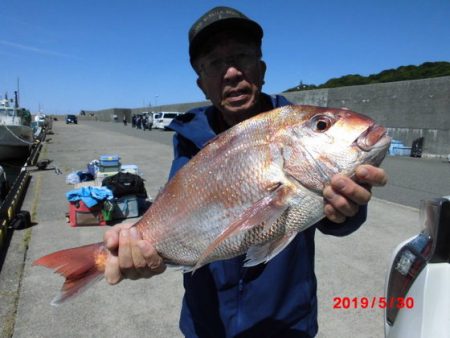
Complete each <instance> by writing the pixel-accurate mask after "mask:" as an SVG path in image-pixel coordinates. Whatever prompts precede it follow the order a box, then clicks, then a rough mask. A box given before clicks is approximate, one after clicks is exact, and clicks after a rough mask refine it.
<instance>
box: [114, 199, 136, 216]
mask: <svg viewBox="0 0 450 338" xmlns="http://www.w3.org/2000/svg"><path fill="white" fill-rule="evenodd" d="M113 204H114V208H113V210H112V219H124V218H131V217H138V216H139V199H138V197H137V196H136V195H126V196H122V197H120V198H117V199H115V201H114V203H113Z"/></svg>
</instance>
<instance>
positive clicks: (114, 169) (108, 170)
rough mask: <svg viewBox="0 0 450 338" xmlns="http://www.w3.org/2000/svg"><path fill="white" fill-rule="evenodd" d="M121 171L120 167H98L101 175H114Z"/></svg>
mask: <svg viewBox="0 0 450 338" xmlns="http://www.w3.org/2000/svg"><path fill="white" fill-rule="evenodd" d="M119 170H120V165H114V166H104V165H101V164H100V165H99V167H98V172H101V173H114V174H117V173H118V172H119ZM98 172H97V173H98Z"/></svg>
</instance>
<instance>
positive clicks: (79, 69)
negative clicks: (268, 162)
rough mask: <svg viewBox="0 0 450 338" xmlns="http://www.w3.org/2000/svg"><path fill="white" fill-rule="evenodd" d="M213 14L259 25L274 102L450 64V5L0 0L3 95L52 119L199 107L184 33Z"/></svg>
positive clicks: (410, 0)
mask: <svg viewBox="0 0 450 338" xmlns="http://www.w3.org/2000/svg"><path fill="white" fill-rule="evenodd" d="M215 6H230V7H234V8H236V9H238V10H240V11H241V12H243V13H245V14H246V15H247V16H248V17H250V18H251V19H253V20H255V21H257V22H258V23H259V24H260V25H261V26H262V27H263V29H264V38H263V59H264V61H265V62H266V63H267V67H268V69H267V72H266V78H265V85H264V88H263V90H264V91H265V92H266V93H269V94H276V93H280V92H282V91H284V90H286V89H288V88H291V87H294V86H296V85H298V84H299V83H300V82H302V83H304V84H316V85H318V84H321V83H324V82H326V81H327V80H329V79H330V78H335V77H340V76H343V75H348V74H360V75H363V76H368V75H370V74H376V73H378V72H380V71H382V70H385V69H392V68H397V67H399V66H406V65H420V64H422V63H423V62H428V61H430V62H436V61H450V19H449V18H450V0H339V1H337V0H335V1H331V0H329V1H325V0H314V1H311V0H285V1H283V0H279V1H275V0H271V1H267V0H241V1H212V0H211V1H206V0H70V1H69V0H66V1H63V0H0V8H1V13H2V14H1V17H2V29H1V30H0V64H1V65H2V66H1V67H2V69H1V70H0V96H1V97H3V96H4V95H5V93H8V95H9V97H13V93H14V91H15V90H17V88H19V94H20V105H21V106H23V107H25V108H28V109H29V110H30V111H31V112H33V113H36V112H38V111H41V112H43V113H47V114H78V113H79V112H80V111H81V110H100V109H107V108H139V107H143V106H150V105H152V106H155V105H156V106H158V105H163V104H172V103H184V102H194V101H202V100H204V99H205V98H204V95H203V93H202V92H201V91H200V89H199V88H198V87H197V85H196V75H195V73H194V71H193V70H192V69H191V66H190V64H189V57H188V38H187V35H188V31H189V28H190V26H191V25H192V24H193V23H194V22H195V20H197V19H198V18H199V17H200V16H201V15H202V14H203V13H205V12H206V11H207V10H209V9H211V8H213V7H215Z"/></svg>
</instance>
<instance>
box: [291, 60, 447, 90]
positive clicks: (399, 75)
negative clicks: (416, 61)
mask: <svg viewBox="0 0 450 338" xmlns="http://www.w3.org/2000/svg"><path fill="white" fill-rule="evenodd" d="M449 75H450V62H425V63H422V64H421V65H420V66H413V65H411V66H401V67H398V68H396V69H387V70H383V71H382V72H380V73H378V74H372V75H369V76H361V75H358V74H350V75H344V76H341V77H339V78H332V79H330V80H328V81H327V82H325V83H323V84H321V85H313V84H304V83H300V84H299V85H298V86H296V87H293V88H290V89H287V90H285V91H284V92H293V91H299V90H310V89H319V88H335V87H345V86H355V85H364V84H372V83H383V82H395V81H405V80H417V79H426V78H432V77H439V76H449Z"/></svg>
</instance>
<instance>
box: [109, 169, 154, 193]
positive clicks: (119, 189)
mask: <svg viewBox="0 0 450 338" xmlns="http://www.w3.org/2000/svg"><path fill="white" fill-rule="evenodd" d="M102 186H104V187H107V188H108V189H109V190H111V191H112V193H113V196H114V197H122V196H126V195H136V196H137V197H143V198H147V191H146V190H145V186H144V180H143V179H142V178H141V177H140V176H139V175H135V174H131V173H122V172H119V173H117V174H115V175H113V176H109V177H106V178H104V179H103V181H102Z"/></svg>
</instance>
